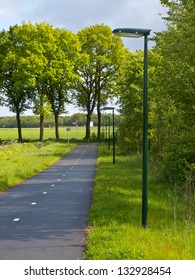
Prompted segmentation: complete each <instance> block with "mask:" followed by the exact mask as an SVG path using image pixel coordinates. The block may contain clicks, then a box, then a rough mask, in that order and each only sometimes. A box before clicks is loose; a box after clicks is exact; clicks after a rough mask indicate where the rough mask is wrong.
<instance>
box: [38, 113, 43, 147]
mask: <svg viewBox="0 0 195 280" xmlns="http://www.w3.org/2000/svg"><path fill="white" fill-rule="evenodd" d="M43 134H44V115H42V114H40V136H39V141H40V142H43Z"/></svg>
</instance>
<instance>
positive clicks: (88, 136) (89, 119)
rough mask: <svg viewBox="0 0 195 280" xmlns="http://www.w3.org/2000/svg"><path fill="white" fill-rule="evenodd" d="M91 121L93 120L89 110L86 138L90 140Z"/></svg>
mask: <svg viewBox="0 0 195 280" xmlns="http://www.w3.org/2000/svg"><path fill="white" fill-rule="evenodd" d="M90 122H91V114H90V113H89V112H88V114H87V120H86V135H85V139H86V140H87V141H88V142H89V140H90Z"/></svg>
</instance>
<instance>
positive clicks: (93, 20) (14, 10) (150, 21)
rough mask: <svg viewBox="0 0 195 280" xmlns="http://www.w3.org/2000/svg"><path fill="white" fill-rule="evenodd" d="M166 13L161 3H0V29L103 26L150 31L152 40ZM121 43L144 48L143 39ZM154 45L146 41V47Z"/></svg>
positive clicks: (40, 0)
mask: <svg viewBox="0 0 195 280" xmlns="http://www.w3.org/2000/svg"><path fill="white" fill-rule="evenodd" d="M165 13H166V10H165V8H164V7H162V6H161V4H160V0H0V29H1V30H2V29H5V30H8V29H9V27H10V26H11V25H15V24H21V22H22V21H25V22H29V21H30V22H32V23H35V22H43V21H46V22H48V23H50V24H52V25H53V26H54V27H60V28H65V29H69V30H71V31H72V32H74V33H77V32H78V31H79V30H81V29H83V28H85V27H87V26H90V25H94V24H100V23H104V24H106V25H109V26H110V27H111V28H112V29H115V28H122V27H133V28H134V27H135V28H145V29H151V30H152V31H151V37H152V36H153V35H154V32H159V31H162V30H164V29H165V28H166V27H165V24H164V21H163V19H162V16H163V15H165ZM123 42H124V44H125V47H127V48H129V49H130V50H136V49H143V38H139V39H134V38H132V39H129V38H125V39H123ZM153 44H154V43H152V42H149V48H150V47H152V45H153ZM70 110H71V111H72V112H73V113H75V112H76V111H78V110H77V109H75V108H70ZM72 112H71V113H72ZM26 114H28V112H27V113H26ZM10 115H13V113H11V112H9V110H8V109H7V108H5V107H0V116H10Z"/></svg>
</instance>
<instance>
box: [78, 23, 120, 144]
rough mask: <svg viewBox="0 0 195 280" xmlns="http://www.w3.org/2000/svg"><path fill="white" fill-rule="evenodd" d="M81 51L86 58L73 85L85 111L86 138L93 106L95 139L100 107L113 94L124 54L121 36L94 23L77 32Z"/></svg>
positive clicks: (88, 135)
mask: <svg viewBox="0 0 195 280" xmlns="http://www.w3.org/2000/svg"><path fill="white" fill-rule="evenodd" d="M78 37H79V40H80V42H81V46H82V53H84V54H85V55H86V60H85V61H84V62H83V63H81V65H80V67H79V69H77V73H78V74H79V75H80V78H81V79H80V80H79V81H78V82H77V84H76V90H77V96H76V98H77V102H78V104H79V105H80V106H81V107H83V109H85V110H86V111H87V121H86V139H89V138H90V121H91V115H92V113H93V111H94V108H95V106H97V113H98V138H100V127H101V110H100V109H101V106H104V105H105V104H106V103H107V101H108V98H111V97H113V96H114V95H116V94H117V93H116V87H117V79H118V78H119V76H120V75H119V73H120V72H119V71H120V69H121V66H122V62H121V61H122V59H123V57H124V47H123V44H122V41H121V38H118V37H115V36H113V35H112V30H111V29H110V27H108V26H105V25H103V24H100V25H94V26H90V27H87V28H84V29H82V30H81V31H79V32H78Z"/></svg>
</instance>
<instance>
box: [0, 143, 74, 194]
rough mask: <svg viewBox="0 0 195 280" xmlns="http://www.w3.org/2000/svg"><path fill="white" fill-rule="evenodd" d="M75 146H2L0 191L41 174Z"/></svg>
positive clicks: (42, 144) (37, 144) (44, 144)
mask: <svg viewBox="0 0 195 280" xmlns="http://www.w3.org/2000/svg"><path fill="white" fill-rule="evenodd" d="M75 146H76V145H75V144H67V143H56V142H52V141H46V142H44V143H40V142H34V143H23V144H18V143H12V144H9V145H5V146H0V191H3V190H5V189H7V188H10V187H12V186H14V185H16V184H18V183H20V182H21V181H23V180H25V179H27V178H29V177H31V176H33V175H35V174H37V173H38V172H41V171H42V170H44V169H45V168H47V167H49V166H51V165H52V164H54V163H56V162H57V161H58V160H59V159H60V158H62V157H63V156H64V155H65V154H67V153H68V152H70V151H71V150H72V149H73V148H74V147H75Z"/></svg>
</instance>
